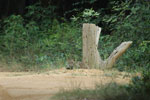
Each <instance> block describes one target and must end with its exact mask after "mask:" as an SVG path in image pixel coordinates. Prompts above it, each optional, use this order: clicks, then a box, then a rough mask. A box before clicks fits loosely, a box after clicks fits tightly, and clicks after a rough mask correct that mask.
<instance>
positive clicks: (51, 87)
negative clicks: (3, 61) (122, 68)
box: [0, 69, 130, 100]
mask: <svg viewBox="0 0 150 100" xmlns="http://www.w3.org/2000/svg"><path fill="white" fill-rule="evenodd" d="M125 76H127V74H126V73H123V72H122V73H120V72H117V71H101V70H85V69H84V70H83V69H80V70H69V71H68V70H65V69H59V70H53V71H49V72H43V73H40V74H37V73H31V72H30V73H25V72H0V100H50V97H51V96H52V95H54V94H55V93H57V92H59V91H60V90H62V89H72V88H76V87H80V88H94V86H95V84H96V83H100V84H105V83H108V82H111V81H115V82H117V83H119V84H126V83H128V82H129V80H130V78H129V77H125Z"/></svg>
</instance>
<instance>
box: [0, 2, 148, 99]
mask: <svg viewBox="0 0 150 100" xmlns="http://www.w3.org/2000/svg"><path fill="white" fill-rule="evenodd" d="M95 2H98V0H91V1H87V0H85V1H84V0H81V1H79V2H76V3H73V4H72V6H75V8H72V9H70V10H69V11H66V12H65V13H64V16H60V15H59V13H58V12H57V10H58V8H59V7H58V5H51V6H46V7H45V6H44V7H43V6H42V5H41V3H40V2H39V3H36V4H34V5H31V6H28V7H27V8H26V10H27V13H26V14H24V15H11V16H8V17H6V18H2V19H0V70H4V71H6V70H7V71H35V70H43V69H53V68H61V67H66V66H67V64H68V59H73V60H74V62H75V63H78V62H79V61H81V58H82V54H81V52H82V38H81V37H82V24H83V23H94V24H96V25H98V26H100V27H102V36H101V37H100V41H99V42H100V43H99V44H101V45H100V46H99V50H100V51H101V52H100V54H101V57H102V58H103V59H105V58H107V57H108V56H109V54H110V52H112V50H113V49H114V48H115V47H116V46H117V45H118V44H120V43H121V42H122V41H126V40H127V41H130V40H131V41H133V45H132V46H131V48H130V49H129V50H128V51H127V52H126V53H125V54H124V55H123V56H122V57H121V58H120V59H119V60H118V62H117V63H116V65H115V66H114V67H115V68H116V69H117V70H119V71H128V72H140V73H142V75H141V76H140V77H139V76H137V77H134V78H132V81H131V83H130V84H129V85H127V86H119V85H117V84H115V83H113V84H108V85H105V86H97V87H96V88H95V89H93V90H88V89H87V90H82V89H76V90H73V91H63V92H62V93H59V94H57V95H56V98H55V99H56V100H150V97H149V95H148V94H150V2H149V1H148V0H109V3H108V5H107V7H105V8H101V9H98V7H95V8H94V7H93V6H92V5H94V4H95ZM85 4H88V5H91V6H89V7H90V8H89V7H87V8H86V7H84V6H82V5H85ZM66 14H71V15H72V16H71V17H69V18H66V17H65V15H66ZM75 67H76V68H78V67H79V66H75Z"/></svg>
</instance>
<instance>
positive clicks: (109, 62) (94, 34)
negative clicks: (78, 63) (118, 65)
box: [82, 24, 132, 69]
mask: <svg viewBox="0 0 150 100" xmlns="http://www.w3.org/2000/svg"><path fill="white" fill-rule="evenodd" d="M100 32H101V28H100V27H98V26H96V25H95V24H83V33H82V39H83V51H82V52H83V58H82V67H84V68H102V69H105V68H112V67H113V65H114V64H115V62H116V60H117V59H118V58H119V57H120V56H121V55H122V54H123V53H124V52H125V51H126V50H127V48H129V46H130V45H131V44H132V41H128V42H123V43H121V45H120V46H118V47H117V48H116V49H115V50H114V51H113V52H112V53H111V55H110V56H109V57H108V58H107V59H106V60H104V61H103V60H102V59H101V57H100V55H99V52H98V49H97V48H98V42H99V37H100Z"/></svg>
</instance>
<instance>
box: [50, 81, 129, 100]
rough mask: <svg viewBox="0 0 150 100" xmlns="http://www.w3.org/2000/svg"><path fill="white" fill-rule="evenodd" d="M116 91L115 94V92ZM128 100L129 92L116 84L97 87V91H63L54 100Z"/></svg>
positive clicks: (77, 89)
mask: <svg viewBox="0 0 150 100" xmlns="http://www.w3.org/2000/svg"><path fill="white" fill-rule="evenodd" d="M114 91H115V92H114ZM116 99H117V100H128V93H127V91H126V90H125V89H124V88H122V87H121V86H119V85H117V84H116V83H110V84H106V85H100V86H96V87H95V89H84V90H83V89H80V88H76V89H74V90H70V91H61V92H60V93H58V94H56V95H55V96H54V97H53V98H52V100H116Z"/></svg>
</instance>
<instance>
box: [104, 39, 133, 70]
mask: <svg viewBox="0 0 150 100" xmlns="http://www.w3.org/2000/svg"><path fill="white" fill-rule="evenodd" d="M131 44H132V41H128V42H122V43H121V45H120V46H118V47H117V48H116V49H115V50H114V51H113V52H112V53H111V55H110V56H109V57H108V59H107V60H106V67H107V68H112V67H113V65H114V64H115V62H116V60H117V59H118V58H119V57H120V56H121V55H122V54H123V53H124V52H125V51H126V50H127V49H128V48H129V47H130V45H131Z"/></svg>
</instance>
